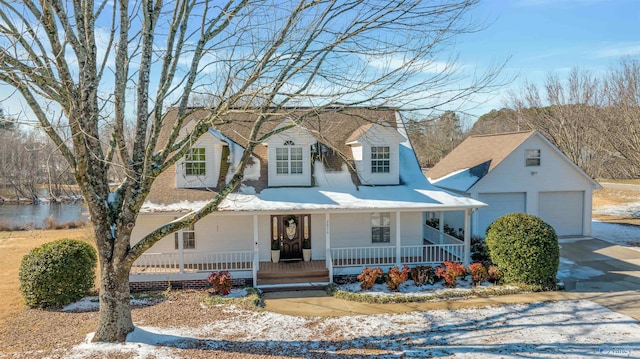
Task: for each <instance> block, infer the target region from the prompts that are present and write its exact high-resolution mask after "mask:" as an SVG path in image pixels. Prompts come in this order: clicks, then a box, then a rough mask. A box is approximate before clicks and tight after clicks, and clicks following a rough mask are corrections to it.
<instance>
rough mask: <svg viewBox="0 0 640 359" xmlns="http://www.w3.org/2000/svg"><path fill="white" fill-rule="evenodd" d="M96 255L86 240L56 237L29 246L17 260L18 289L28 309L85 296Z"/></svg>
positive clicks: (90, 285)
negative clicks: (29, 249)
mask: <svg viewBox="0 0 640 359" xmlns="http://www.w3.org/2000/svg"><path fill="white" fill-rule="evenodd" d="M97 261H98V257H97V254H96V250H95V249H94V248H93V247H92V246H91V245H90V244H89V243H87V242H83V241H80V240H76V239H60V240H57V241H54V242H49V243H45V244H43V245H41V246H40V247H36V248H34V249H32V250H31V251H30V252H29V253H28V254H27V255H26V256H24V257H23V258H22V262H21V263H20V272H19V279H20V291H21V292H22V295H23V296H24V301H25V303H26V304H27V305H28V306H29V307H31V308H52V307H62V306H64V305H67V304H69V303H72V302H74V301H76V300H78V299H80V298H82V297H83V296H85V295H86V294H87V293H88V292H89V291H90V290H91V288H93V282H94V280H95V269H96V263H97Z"/></svg>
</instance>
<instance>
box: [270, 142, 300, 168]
mask: <svg viewBox="0 0 640 359" xmlns="http://www.w3.org/2000/svg"><path fill="white" fill-rule="evenodd" d="M284 146H285V147H278V148H276V173H277V174H279V175H287V174H302V147H293V146H295V144H294V143H293V141H286V142H285V143H284Z"/></svg>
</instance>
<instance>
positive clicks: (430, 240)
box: [130, 210, 471, 287]
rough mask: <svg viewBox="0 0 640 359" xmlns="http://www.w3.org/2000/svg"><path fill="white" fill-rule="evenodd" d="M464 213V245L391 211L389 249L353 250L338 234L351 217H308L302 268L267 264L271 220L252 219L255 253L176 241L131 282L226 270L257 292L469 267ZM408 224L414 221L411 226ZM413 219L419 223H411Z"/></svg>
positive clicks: (138, 268)
mask: <svg viewBox="0 0 640 359" xmlns="http://www.w3.org/2000/svg"><path fill="white" fill-rule="evenodd" d="M464 212H465V218H466V220H465V230H464V233H465V235H464V240H463V241H461V240H459V239H457V238H455V237H452V236H449V235H447V234H446V233H444V232H443V229H442V228H433V227H430V226H428V225H426V224H424V218H426V215H425V214H423V213H422V212H420V213H415V212H414V213H408V212H403V211H395V212H391V213H390V215H391V216H392V218H393V219H392V222H393V224H394V225H393V226H392V228H391V229H392V231H393V233H392V234H391V236H392V238H393V240H392V241H391V242H392V243H389V244H382V243H380V244H375V243H371V242H370V241H369V243H368V244H369V245H350V244H355V243H353V242H355V241H354V240H352V239H350V237H349V233H346V231H347V230H348V228H346V229H345V228H340V227H344V223H345V222H348V221H351V219H349V218H346V219H345V217H348V216H349V214H341V213H312V214H309V216H310V217H309V218H310V219H311V221H310V222H308V223H309V225H310V223H312V222H313V223H314V225H315V227H316V228H315V231H314V232H313V233H314V237H313V238H311V246H312V250H313V256H312V259H311V261H310V262H304V261H302V260H301V258H300V260H298V259H295V260H291V261H282V262H280V263H272V262H268V261H267V260H266V259H267V258H268V257H269V254H268V253H265V252H266V251H267V250H270V247H269V246H268V243H266V245H265V243H264V242H265V241H270V240H271V239H272V236H273V232H272V231H270V233H271V234H270V235H269V236H265V235H264V232H265V230H268V229H267V228H265V225H268V226H270V227H271V226H272V222H271V219H272V218H273V215H270V216H265V215H261V214H253V215H251V216H243V217H244V218H246V219H251V221H250V222H249V221H247V222H249V223H252V224H253V238H252V240H253V250H242V251H228V250H225V248H220V250H214V251H197V252H193V251H191V252H189V251H185V250H184V248H182V241H178V242H179V244H180V245H179V248H178V250H177V251H176V252H174V253H153V252H151V253H145V254H143V255H142V256H141V257H140V258H139V259H138V260H137V261H136V262H135V263H134V265H133V267H132V270H131V276H130V281H131V282H132V283H136V282H149V281H204V280H206V278H207V276H208V275H209V274H210V273H211V272H212V271H221V270H227V271H230V272H231V273H232V275H233V277H234V278H236V279H244V280H245V283H251V285H253V286H255V287H267V286H273V285H278V284H293V283H298V284H299V283H318V284H327V283H330V282H333V281H334V277H336V276H338V277H339V276H345V275H355V274H358V273H360V272H361V271H362V269H363V268H365V267H378V266H379V267H381V268H382V269H383V270H387V269H388V268H390V267H393V266H399V267H401V266H403V265H408V266H411V267H413V266H417V265H431V266H435V265H438V264H440V263H442V262H443V261H447V260H450V261H456V262H463V263H465V264H468V263H469V260H470V237H469V233H470V231H469V224H470V215H471V210H465V211H464ZM358 215H362V214H358ZM437 215H439V214H437ZM261 217H266V218H261ZM356 217H357V216H356ZM356 217H354V218H356ZM301 218H302V217H301ZM408 218H412V220H411V221H409V220H408ZM413 218H416V219H417V221H413ZM407 222H411V223H412V226H413V223H416V224H417V223H420V224H419V225H420V226H421V228H420V229H419V230H418V231H416V230H415V229H412V230H411V231H408V230H407V228H403V225H404V224H403V223H407ZM261 223H262V225H261ZM301 223H304V222H301ZM319 224H322V226H319ZM405 226H406V225H405ZM322 227H324V228H322ZM304 230H305V229H304V228H302V229H301V232H300V233H301V234H302V235H303V236H304V232H303V231H304ZM368 230H369V231H370V229H368ZM309 233H311V231H309ZM416 234H417V238H416ZM265 237H266V238H265ZM247 239H248V238H246V239H245V241H246V240H247ZM238 240H239V239H238Z"/></svg>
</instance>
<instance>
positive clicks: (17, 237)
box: [0, 227, 91, 326]
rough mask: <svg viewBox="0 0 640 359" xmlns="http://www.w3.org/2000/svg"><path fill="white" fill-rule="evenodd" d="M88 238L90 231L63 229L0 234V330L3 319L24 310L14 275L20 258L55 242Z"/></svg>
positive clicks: (86, 229)
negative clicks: (64, 239)
mask: <svg viewBox="0 0 640 359" xmlns="http://www.w3.org/2000/svg"><path fill="white" fill-rule="evenodd" d="M62 238H70V239H87V238H91V232H90V227H86V228H80V229H64V230H56V231H46V230H35V231H19V232H0V253H2V255H1V256H0V278H1V279H0V298H2V301H0V326H1V325H2V323H3V322H4V321H5V319H6V317H7V315H9V314H11V313H16V312H19V311H21V310H23V309H24V304H23V301H22V296H21V295H20V291H19V288H20V284H19V282H18V271H19V269H20V261H21V260H22V257H23V256H24V255H26V254H27V253H29V251H30V250H31V249H33V248H35V247H37V246H40V245H42V244H44V243H47V242H51V241H54V240H57V239H62Z"/></svg>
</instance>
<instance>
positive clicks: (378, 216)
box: [371, 212, 391, 243]
mask: <svg viewBox="0 0 640 359" xmlns="http://www.w3.org/2000/svg"><path fill="white" fill-rule="evenodd" d="M390 242H391V214H390V213H389V212H376V213H371V243H390Z"/></svg>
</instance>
